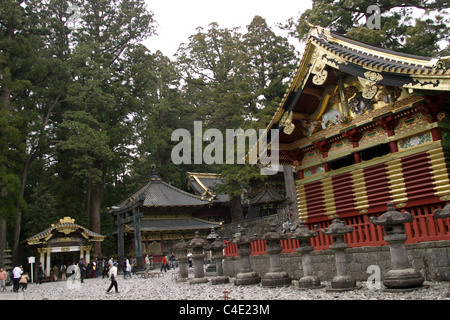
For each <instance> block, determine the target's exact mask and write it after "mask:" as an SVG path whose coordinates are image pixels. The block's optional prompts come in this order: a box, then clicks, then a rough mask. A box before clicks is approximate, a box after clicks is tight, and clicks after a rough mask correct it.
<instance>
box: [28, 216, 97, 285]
mask: <svg viewBox="0 0 450 320" xmlns="http://www.w3.org/2000/svg"><path fill="white" fill-rule="evenodd" d="M104 239H105V236H103V235H101V234H97V233H95V232H93V231H91V230H88V229H86V228H84V227H82V226H80V225H78V224H75V219H71V218H70V217H64V218H63V219H60V220H59V222H58V223H56V224H52V225H51V227H50V228H48V229H46V230H44V231H42V232H40V233H38V234H36V235H34V236H32V237H30V238H28V239H26V240H25V241H26V242H27V244H28V245H31V246H36V247H37V252H38V253H39V262H40V263H42V267H43V268H44V272H45V274H46V276H50V271H51V267H52V259H51V257H52V254H58V253H68V252H80V255H79V257H77V259H81V258H84V259H85V261H86V262H90V259H91V256H90V251H91V249H92V242H96V241H99V242H101V241H103V240H104ZM72 262H77V261H72Z"/></svg>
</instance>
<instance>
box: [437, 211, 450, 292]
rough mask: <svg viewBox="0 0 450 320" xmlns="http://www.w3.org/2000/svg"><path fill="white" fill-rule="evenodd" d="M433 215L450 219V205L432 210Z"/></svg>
mask: <svg viewBox="0 0 450 320" xmlns="http://www.w3.org/2000/svg"><path fill="white" fill-rule="evenodd" d="M433 215H434V217H435V218H438V219H445V218H450V204H448V205H446V206H445V207H444V209H442V210H441V209H436V210H434V212H433ZM446 297H448V298H450V285H449V288H448V291H447V293H446Z"/></svg>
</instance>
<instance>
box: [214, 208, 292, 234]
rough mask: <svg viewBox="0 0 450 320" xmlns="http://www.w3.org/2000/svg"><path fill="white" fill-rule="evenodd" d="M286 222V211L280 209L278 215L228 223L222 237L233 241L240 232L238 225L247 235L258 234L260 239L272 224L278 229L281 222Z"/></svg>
mask: <svg viewBox="0 0 450 320" xmlns="http://www.w3.org/2000/svg"><path fill="white" fill-rule="evenodd" d="M284 220H286V210H285V209H279V210H278V212H277V214H273V215H269V216H265V217H261V218H255V219H249V220H244V221H241V222H234V223H228V224H224V225H223V229H222V230H221V231H220V235H221V236H222V237H224V238H225V239H228V240H229V239H232V238H233V236H234V234H235V233H236V232H237V230H238V225H239V226H241V227H243V228H245V233H246V234H247V235H254V234H257V235H258V236H259V237H260V236H261V235H262V234H264V233H265V232H267V228H269V226H270V224H271V223H275V224H276V225H277V227H281V221H284Z"/></svg>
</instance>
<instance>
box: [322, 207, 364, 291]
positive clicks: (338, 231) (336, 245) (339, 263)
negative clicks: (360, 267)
mask: <svg viewBox="0 0 450 320" xmlns="http://www.w3.org/2000/svg"><path fill="white" fill-rule="evenodd" d="M353 230H354V229H353V228H352V227H347V226H345V225H344V224H343V223H342V221H341V220H340V219H339V216H338V215H335V216H334V219H333V223H332V224H331V225H330V226H329V227H328V228H327V229H322V233H323V234H325V235H331V236H332V237H333V244H332V245H330V249H332V250H333V251H334V257H335V260H336V273H337V275H336V276H335V277H334V278H333V280H331V288H328V289H327V291H350V290H355V289H360V288H361V287H360V286H356V280H355V279H353V277H352V276H351V275H348V274H347V259H346V258H345V249H347V248H348V244H346V243H345V241H344V234H346V233H351V232H353Z"/></svg>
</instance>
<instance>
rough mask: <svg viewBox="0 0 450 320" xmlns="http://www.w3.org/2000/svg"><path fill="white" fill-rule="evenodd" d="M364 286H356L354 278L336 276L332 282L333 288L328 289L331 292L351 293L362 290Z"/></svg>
mask: <svg viewBox="0 0 450 320" xmlns="http://www.w3.org/2000/svg"><path fill="white" fill-rule="evenodd" d="M361 287H362V286H357V285H356V280H355V279H353V277H351V276H348V275H344V276H336V277H334V278H333V280H331V288H328V289H326V291H329V292H339V291H351V290H358V289H361Z"/></svg>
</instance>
